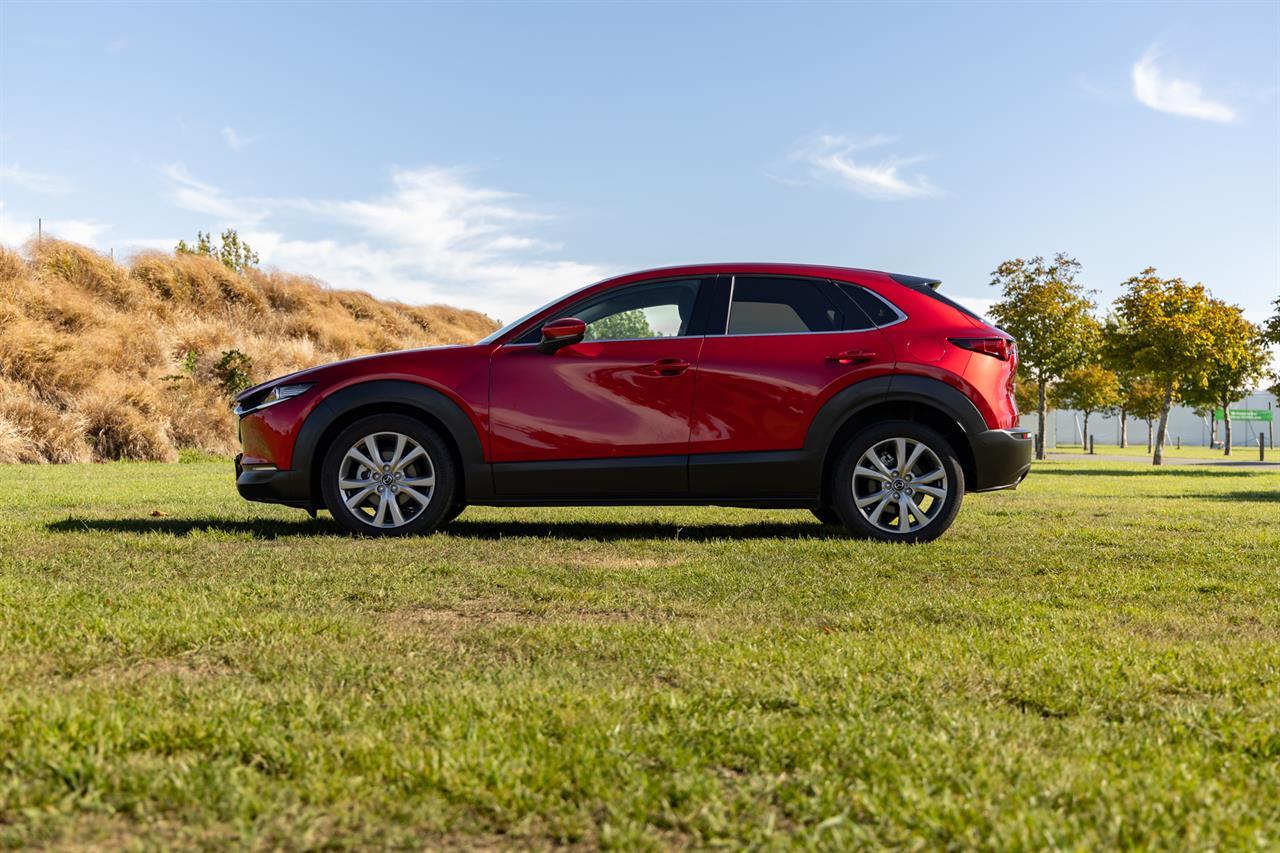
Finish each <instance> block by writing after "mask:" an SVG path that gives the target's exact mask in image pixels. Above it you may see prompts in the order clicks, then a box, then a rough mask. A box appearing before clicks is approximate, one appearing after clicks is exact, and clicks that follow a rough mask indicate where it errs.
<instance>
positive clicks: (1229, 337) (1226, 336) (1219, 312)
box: [1183, 299, 1271, 456]
mask: <svg viewBox="0 0 1280 853" xmlns="http://www.w3.org/2000/svg"><path fill="white" fill-rule="evenodd" d="M1205 323H1206V324H1207V326H1208V328H1209V332H1210V334H1211V335H1212V336H1213V348H1212V350H1211V351H1210V352H1209V354H1208V356H1207V357H1206V359H1205V364H1204V373H1203V376H1202V378H1201V384H1198V385H1196V386H1193V387H1188V388H1187V389H1186V391H1185V392H1184V393H1183V398H1184V400H1185V401H1186V402H1187V403H1189V404H1190V405H1192V406H1197V407H1199V408H1202V409H1205V410H1208V411H1209V412H1213V411H1214V410H1215V409H1222V424H1223V436H1222V438H1223V441H1222V446H1223V453H1224V454H1225V455H1227V456H1230V455H1231V409H1230V406H1231V404H1232V403H1234V402H1236V401H1237V400H1239V399H1240V398H1242V397H1244V396H1245V395H1246V394H1248V393H1249V392H1250V391H1252V390H1253V388H1254V387H1255V383H1257V382H1258V380H1260V379H1261V378H1262V377H1263V375H1264V374H1265V372H1266V369H1267V365H1268V364H1269V363H1270V361H1271V354H1270V353H1269V352H1268V351H1267V344H1266V338H1265V336H1264V334H1263V331H1262V329H1260V328H1259V327H1258V326H1255V325H1254V324H1253V323H1250V322H1249V321H1248V320H1246V319H1245V318H1244V314H1243V312H1241V310H1240V309H1239V308H1238V307H1237V306H1235V305H1228V304H1227V303H1225V302H1222V301H1221V300H1218V299H1213V300H1210V302H1209V306H1208V308H1207V310H1206V311H1205Z"/></svg>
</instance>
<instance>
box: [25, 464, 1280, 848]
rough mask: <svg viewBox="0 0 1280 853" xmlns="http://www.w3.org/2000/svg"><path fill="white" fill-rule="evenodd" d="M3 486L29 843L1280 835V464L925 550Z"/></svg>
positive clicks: (777, 520)
mask: <svg viewBox="0 0 1280 853" xmlns="http://www.w3.org/2000/svg"><path fill="white" fill-rule="evenodd" d="M0 493H3V494H4V495H5V499H4V500H5V503H4V506H3V510H2V511H0V846H5V845H11V846H20V845H30V844H48V845H53V846H80V847H86V846H87V847H99V846H100V847H119V846H127V845H129V844H137V843H141V842H143V841H145V843H146V844H148V845H155V846H183V847H220V846H226V845H235V846H250V845H256V846H263V847H283V848H311V847H318V846H337V847H342V846H376V845H392V846H396V845H398V846H414V847H422V846H429V847H439V846H480V845H490V846H493V845H498V846H504V845H508V844H517V845H521V846H534V847H538V846H546V845H550V844H555V843H563V842H569V843H578V844H581V845H583V846H624V847H667V846H679V845H691V846H708V845H712V844H716V843H723V844H729V845H740V844H750V845H758V846H783V845H788V844H802V845H809V846H817V847H829V848H833V847H845V846H850V845H872V844H887V845H894V846H928V847H942V846H950V847H969V846H974V845H980V846H989V847H1000V848H1011V847H1012V848H1035V849H1042V848H1046V847H1073V848H1075V847H1078V848H1084V847H1093V846H1098V845H1124V846H1134V845H1137V846H1156V847H1190V848H1211V847H1223V848H1242V847H1258V848H1265V847H1275V846H1277V845H1280V472H1273V471H1269V470H1257V471H1253V470H1241V469H1234V470H1232V469H1213V468H1176V467H1170V468H1164V469H1159V470H1152V469H1151V468H1150V467H1149V466H1142V465H1132V466H1129V465H1123V464H1119V463H1114V462H1111V463H1108V462H1103V461H1100V460H1097V459H1096V458H1095V459H1093V460H1082V461H1080V462H1064V463H1046V464H1043V465H1040V466H1038V467H1037V468H1036V470H1035V471H1034V472H1033V474H1032V476H1031V478H1030V479H1029V480H1028V481H1027V482H1026V483H1025V484H1024V486H1023V488H1022V489H1020V490H1018V491H1017V492H1007V493H997V494H990V495H971V496H969V497H968V498H967V499H966V502H965V506H964V508H963V510H962V511H961V514H960V518H959V520H958V521H957V523H956V525H955V527H954V528H953V529H952V530H951V532H950V533H949V534H948V535H947V536H945V537H944V538H943V539H942V540H940V541H938V542H935V543H932V544H928V545H921V546H914V547H911V546H893V545H884V544H870V543H864V542H854V541H849V540H846V539H844V538H841V537H839V536H837V535H835V534H833V533H831V532H828V531H826V530H824V528H822V527H820V526H819V525H817V524H816V523H814V522H813V521H812V520H811V519H810V517H809V516H808V514H807V513H802V512H769V513H761V512H752V511H748V510H727V509H611V510H576V509H555V510H551V509H548V510H497V509H483V508H481V509H473V510H469V511H467V512H466V513H465V514H464V515H463V516H462V517H461V518H460V519H459V520H458V521H457V522H455V524H454V525H453V526H452V527H451V528H449V530H448V532H446V533H442V534H437V535H435V536H432V537H429V538H422V539H410V540H398V541H372V540H357V539H350V538H347V537H345V536H341V535H337V532H336V529H335V527H334V526H333V525H332V524H331V523H329V522H328V521H327V520H321V521H310V520H308V519H307V518H306V517H305V515H303V514H302V513H299V512H296V511H289V510H284V509H275V508H271V507H264V506H257V505H249V504H246V503H244V502H242V501H241V500H240V499H239V498H238V497H237V496H236V494H235V491H234V488H233V487H232V483H231V472H230V468H229V465H228V464H227V463H212V462H196V463H192V464H181V465H162V464H155V465H151V464H110V465H97V466H79V465H76V466H61V467H13V466H10V467H0ZM155 512H158V513H163V515H154V516H153V513H155Z"/></svg>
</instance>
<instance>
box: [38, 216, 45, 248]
mask: <svg viewBox="0 0 1280 853" xmlns="http://www.w3.org/2000/svg"><path fill="white" fill-rule="evenodd" d="M43 242H44V220H43V219H37V220H36V245H37V246H38V245H40V244H41V243H43Z"/></svg>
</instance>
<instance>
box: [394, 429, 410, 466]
mask: <svg viewBox="0 0 1280 853" xmlns="http://www.w3.org/2000/svg"><path fill="white" fill-rule="evenodd" d="M408 442H409V437H408V436H404V435H397V436H396V449H395V450H393V451H392V452H391V470H392V471H399V470H400V457H401V456H404V446H405V445H406V444H407V443H408Z"/></svg>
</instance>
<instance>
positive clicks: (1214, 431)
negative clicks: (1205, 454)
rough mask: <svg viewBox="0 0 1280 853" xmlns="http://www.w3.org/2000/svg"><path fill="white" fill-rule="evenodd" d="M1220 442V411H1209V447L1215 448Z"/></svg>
mask: <svg viewBox="0 0 1280 853" xmlns="http://www.w3.org/2000/svg"><path fill="white" fill-rule="evenodd" d="M1217 443H1218V413H1217V412H1216V411H1213V412H1209V449H1210V450H1213V446H1214V445H1215V444H1217Z"/></svg>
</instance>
